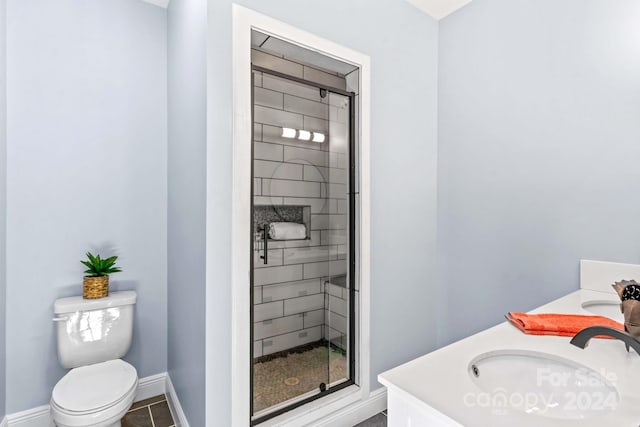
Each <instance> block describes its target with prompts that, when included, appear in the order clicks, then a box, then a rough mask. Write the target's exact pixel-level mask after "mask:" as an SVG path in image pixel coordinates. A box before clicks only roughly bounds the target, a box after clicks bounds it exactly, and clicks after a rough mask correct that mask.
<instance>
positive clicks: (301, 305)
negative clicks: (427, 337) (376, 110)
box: [253, 51, 349, 357]
mask: <svg viewBox="0 0 640 427" xmlns="http://www.w3.org/2000/svg"><path fill="white" fill-rule="evenodd" d="M253 60H254V63H256V65H260V66H262V67H265V68H270V69H274V70H276V71H280V72H283V73H288V74H290V75H294V76H298V77H302V76H303V75H305V76H307V78H312V79H315V81H319V82H323V83H324V84H329V85H331V86H334V87H342V88H344V87H345V83H344V78H340V77H338V76H335V75H330V74H327V73H323V72H321V71H318V70H307V68H308V67H306V66H305V67H302V66H300V64H295V63H289V62H290V61H286V60H284V59H282V58H277V57H273V56H271V55H268V54H265V53H263V52H258V51H253ZM301 67H302V68H301ZM253 81H254V84H255V87H254V101H255V105H254V135H253V137H254V145H253V151H254V165H253V166H254V167H253V171H254V204H256V205H303V206H310V207H311V233H310V234H311V237H310V239H308V240H292V241H273V242H272V241H270V242H269V253H268V264H264V259H263V258H261V256H263V255H264V253H263V246H262V242H259V244H256V245H255V252H254V267H255V270H254V294H253V295H254V297H253V298H254V317H253V320H254V325H253V326H254V335H253V337H254V347H253V348H254V357H260V356H263V355H268V354H271V353H275V352H279V351H282V350H287V349H289V348H293V347H297V346H300V345H303V344H308V343H310V342H314V341H318V340H320V339H323V338H325V339H333V340H334V341H335V342H336V344H342V343H343V342H346V338H344V337H346V333H347V327H346V326H345V325H346V324H347V319H346V315H347V313H346V312H345V313H343V310H344V309H345V308H346V301H347V297H348V295H347V291H346V290H345V288H344V287H341V286H339V285H329V284H328V280H329V278H330V277H331V276H335V275H341V274H346V272H347V247H346V244H347V242H346V240H347V239H346V237H347V235H348V233H347V225H348V199H347V196H348V194H347V191H348V190H347V189H348V176H349V174H348V169H347V167H348V161H347V160H348V158H347V155H346V153H347V152H348V151H347V150H346V148H345V147H346V145H345V142H344V141H345V140H348V122H345V120H347V121H348V119H349V111H348V108H346V107H345V105H346V106H348V104H345V103H340V102H337V103H336V102H332V104H331V105H329V98H330V97H329V96H326V97H324V98H323V97H321V96H320V90H319V89H317V88H313V87H310V86H307V85H302V84H299V83H296V82H293V81H290V80H286V79H282V78H279V77H275V76H272V75H269V74H268V73H261V72H254V79H253ZM330 108H331V110H330ZM345 109H346V111H345ZM333 126H336V129H342V132H343V133H344V134H343V135H337V133H336V132H338V131H336V130H331V127H333ZM282 127H288V128H294V129H297V130H308V131H311V132H322V133H324V134H325V142H324V143H314V142H311V141H300V140H298V139H295V138H293V139H292V138H284V137H282ZM330 132H331V133H332V134H333V136H332V137H330ZM332 138H333V139H335V140H336V142H335V143H334V142H331V139H332ZM328 292H331V297H330V298H329V294H328ZM335 310H338V311H335ZM338 316H340V317H338ZM330 318H331V319H333V322H330V321H329V319H330ZM334 323H335V324H334Z"/></svg>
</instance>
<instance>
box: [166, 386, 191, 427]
mask: <svg viewBox="0 0 640 427" xmlns="http://www.w3.org/2000/svg"><path fill="white" fill-rule="evenodd" d="M165 388H166V391H165V394H166V395H167V403H168V404H169V410H170V411H171V416H172V417H173V422H174V423H175V425H176V427H189V422H188V421H187V417H186V416H185V415H184V411H183V410H182V406H181V405H180V400H178V395H177V394H176V389H175V388H173V383H172V382H171V377H169V375H167V382H166V387H165Z"/></svg>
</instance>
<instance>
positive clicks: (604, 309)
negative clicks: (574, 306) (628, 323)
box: [582, 300, 624, 323]
mask: <svg viewBox="0 0 640 427" xmlns="http://www.w3.org/2000/svg"><path fill="white" fill-rule="evenodd" d="M582 308H584V309H585V310H587V311H590V312H591V313H593V314H597V315H598V316H605V317H608V318H610V319H613V320H616V321H618V322H621V323H622V322H624V316H623V314H622V312H621V311H620V301H617V302H615V301H606V300H592V301H585V302H583V303H582Z"/></svg>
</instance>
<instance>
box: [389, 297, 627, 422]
mask: <svg viewBox="0 0 640 427" xmlns="http://www.w3.org/2000/svg"><path fill="white" fill-rule="evenodd" d="M596 300H597V301H611V302H618V303H619V299H618V296H617V295H616V294H615V293H614V292H613V290H611V292H599V291H591V290H585V289H581V290H579V291H576V292H573V293H571V294H569V295H566V296H564V297H562V298H559V299H557V300H555V301H553V302H551V303H548V304H545V305H543V306H541V307H538V308H537V309H535V310H532V311H531V312H530V313H575V314H589V315H593V313H591V312H588V311H586V310H584V309H583V308H582V304H583V303H585V302H588V301H596ZM617 320H619V319H617ZM570 339H571V338H570V337H558V336H536V335H527V334H524V333H522V332H521V331H520V330H518V329H517V328H516V327H514V326H513V325H511V324H510V323H508V322H504V323H501V324H499V325H497V326H495V327H492V328H490V329H487V330H485V331H482V332H479V333H477V334H475V335H472V336H470V337H468V338H465V339H463V340H461V341H458V342H456V343H453V344H451V345H449V346H446V347H443V348H441V349H438V350H436V351H434V352H432V353H429V354H427V355H425V356H422V357H420V358H418V359H415V360H412V361H410V362H408V363H405V364H404V365H401V366H398V367H396V368H394V369H391V370H389V371H387V372H384V373H382V374H380V375H379V376H378V379H379V381H380V382H381V383H382V384H383V385H385V386H386V387H387V389H388V390H389V391H390V393H395V395H396V396H400V397H401V398H402V399H404V400H406V401H408V402H410V404H411V405H413V406H415V407H419V408H421V410H424V411H427V412H429V413H430V414H431V416H433V417H435V418H437V419H439V420H440V421H442V425H451V426H456V425H463V426H469V427H472V426H505V427H506V426H509V427H513V426H518V427H529V426H530V427H540V426H576V427H577V426H581V427H588V426H594V427H595V426H598V427H600V426H634V427H637V426H638V425H639V424H640V356H639V355H638V354H637V353H636V352H634V351H633V350H631V351H630V352H628V353H627V351H626V350H625V347H624V344H623V343H622V342H621V341H618V340H613V339H592V340H591V341H590V342H589V345H588V347H587V348H585V349H584V350H582V349H580V348H578V347H575V346H573V345H571V344H569V341H570ZM501 350H516V351H534V352H542V353H548V354H552V355H555V356H559V357H561V358H564V359H568V360H570V361H573V362H576V363H578V364H580V365H583V366H586V367H588V368H591V369H593V370H595V371H597V372H598V373H600V374H602V375H603V376H605V377H607V378H608V379H609V380H610V382H611V383H612V384H613V385H614V386H615V387H616V388H617V391H618V393H619V396H620V400H619V402H618V404H617V407H616V409H615V410H614V411H613V412H609V413H603V414H602V415H601V416H600V415H598V416H595V417H592V418H585V419H581V420H560V419H555V418H549V417H545V416H542V415H529V414H526V413H525V412H522V411H517V410H509V411H508V412H507V413H501V414H496V413H495V408H494V409H492V408H491V407H486V406H485V407H481V406H480V405H476V404H474V401H473V398H471V399H469V396H477V395H478V394H479V393H481V392H482V390H481V389H480V388H479V387H478V386H477V385H476V384H475V383H474V382H473V381H472V380H471V377H470V374H469V366H470V363H471V361H472V360H473V359H474V358H476V357H477V356H479V355H481V354H483V353H487V352H492V351H501ZM465 396H466V398H467V400H465ZM469 402H471V404H469ZM390 411H391V410H390ZM389 415H390V420H392V419H393V414H392V413H390V414H389ZM389 425H390V426H392V425H393V423H390V424H389Z"/></svg>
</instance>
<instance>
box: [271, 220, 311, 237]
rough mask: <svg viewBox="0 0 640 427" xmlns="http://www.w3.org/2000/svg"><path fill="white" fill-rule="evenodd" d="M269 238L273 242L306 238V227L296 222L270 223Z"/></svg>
mask: <svg viewBox="0 0 640 427" xmlns="http://www.w3.org/2000/svg"><path fill="white" fill-rule="evenodd" d="M269 237H270V238H271V239H273V240H298V239H306V238H307V227H305V225H304V224H298V223H296V222H272V223H271V224H269Z"/></svg>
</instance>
